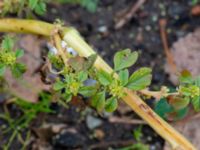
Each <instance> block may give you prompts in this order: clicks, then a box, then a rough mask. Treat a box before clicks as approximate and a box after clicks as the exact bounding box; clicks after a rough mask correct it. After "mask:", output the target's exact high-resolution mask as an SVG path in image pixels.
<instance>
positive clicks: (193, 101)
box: [191, 96, 200, 112]
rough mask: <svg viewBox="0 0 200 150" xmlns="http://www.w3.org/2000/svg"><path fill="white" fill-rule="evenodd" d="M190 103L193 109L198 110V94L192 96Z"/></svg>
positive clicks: (199, 99) (199, 97)
mask: <svg viewBox="0 0 200 150" xmlns="http://www.w3.org/2000/svg"><path fill="white" fill-rule="evenodd" d="M191 103H192V105H193V107H194V110H195V111H196V112H199V111H200V96H195V97H194V98H192V100H191Z"/></svg>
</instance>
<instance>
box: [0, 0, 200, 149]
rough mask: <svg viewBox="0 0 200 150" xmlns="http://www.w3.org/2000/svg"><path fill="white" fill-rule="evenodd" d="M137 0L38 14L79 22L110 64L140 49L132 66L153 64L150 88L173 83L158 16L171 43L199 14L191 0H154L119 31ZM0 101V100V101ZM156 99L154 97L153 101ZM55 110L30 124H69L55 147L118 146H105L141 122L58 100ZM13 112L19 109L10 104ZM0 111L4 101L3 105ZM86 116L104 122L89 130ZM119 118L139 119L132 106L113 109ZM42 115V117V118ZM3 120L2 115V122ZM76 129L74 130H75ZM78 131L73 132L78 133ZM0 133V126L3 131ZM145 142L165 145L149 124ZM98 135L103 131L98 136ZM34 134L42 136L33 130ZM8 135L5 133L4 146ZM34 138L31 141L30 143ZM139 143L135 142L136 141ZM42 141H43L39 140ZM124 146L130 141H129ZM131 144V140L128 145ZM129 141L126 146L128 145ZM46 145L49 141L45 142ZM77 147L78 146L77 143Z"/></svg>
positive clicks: (129, 136)
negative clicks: (122, 16)
mask: <svg viewBox="0 0 200 150" xmlns="http://www.w3.org/2000/svg"><path fill="white" fill-rule="evenodd" d="M134 2H135V1H130V0H118V1H116V0H101V2H100V4H99V6H98V9H97V12H96V13H89V12H88V11H86V10H85V9H84V8H81V7H80V6H76V5H69V4H68V5H67V4H65V5H53V4H52V5H49V6H48V14H47V15H46V16H43V17H40V19H41V20H45V21H48V22H54V21H55V19H56V18H59V19H61V20H63V21H64V22H65V24H67V25H71V26H74V27H76V28H77V29H78V30H79V31H80V33H81V35H82V36H83V37H84V38H85V39H86V41H87V42H88V43H89V44H91V45H92V46H93V47H94V48H95V49H96V51H97V52H98V53H99V54H100V55H101V56H102V57H103V58H104V59H105V60H106V61H107V62H108V63H109V64H110V65H112V61H111V60H112V58H113V54H114V53H115V52H116V51H118V50H121V49H125V48H130V49H132V50H137V51H139V52H140V59H139V61H138V62H137V64H136V65H135V67H133V68H131V69H130V70H131V71H133V70H135V69H137V68H138V67H141V66H150V67H152V68H153V73H154V74H153V84H152V86H151V88H154V89H156V88H159V87H160V85H163V84H165V85H171V83H170V82H169V81H168V75H167V74H166V73H165V72H164V69H163V66H164V64H165V55H164V51H163V46H162V41H161V38H160V32H159V24H158V21H159V19H161V18H165V19H167V20H168V26H167V31H168V40H169V44H170V45H171V44H172V43H173V42H175V41H177V39H179V38H181V37H183V36H184V35H186V34H187V33H188V32H191V31H193V30H194V29H195V28H196V27H197V26H199V24H200V18H198V17H192V16H191V15H190V13H189V12H190V10H191V8H192V4H191V0H179V1H178V0H167V1H166V0H151V1H147V2H146V3H145V4H144V6H143V7H142V9H140V10H139V11H138V12H137V14H136V15H135V16H133V18H132V19H131V20H130V21H129V22H128V23H127V24H126V25H125V26H124V27H123V28H121V29H119V30H115V29H114V25H115V21H114V20H115V18H116V16H117V14H118V13H120V12H121V11H122V10H124V9H127V8H129V7H131V6H132V5H133V4H134ZM0 102H1V100H0ZM150 103H152V100H150ZM52 108H53V109H54V110H55V111H56V113H54V114H49V115H40V116H43V119H41V118H39V117H38V119H36V121H34V122H33V125H31V129H32V131H33V129H34V128H38V127H39V126H40V125H41V124H42V122H46V123H47V124H51V123H52V124H65V125H66V126H67V127H66V131H65V132H64V133H57V134H55V135H53V136H50V135H49V136H50V137H48V140H46V144H47V145H48V146H49V147H50V148H51V149H54V150H66V149H70V150H72V149H85V150H87V149H89V148H91V147H93V146H94V145H96V144H98V143H102V146H99V148H95V149H102V150H103V149H108V148H109V147H112V148H119V147H122V146H124V145H123V144H121V145H120V144H119V145H118V144H116V143H114V144H113V143H112V144H110V146H107V147H103V145H104V144H108V143H109V142H117V141H124V143H126V142H127V141H130V140H133V143H134V137H133V130H134V129H136V128H137V127H139V126H140V125H137V124H135V125H133V124H126V123H123V124H122V123H121V124H120V123H110V122H109V121H108V117H106V116H99V115H98V116H97V117H96V115H97V114H96V113H95V112H94V111H93V110H89V112H88V110H85V111H77V109H76V107H74V106H72V107H70V108H69V109H65V108H62V107H60V106H57V105H56V104H54V105H52ZM10 111H15V110H13V109H10ZM0 113H2V106H1V105H0ZM88 115H91V116H94V117H95V118H98V119H100V120H101V121H102V124H101V125H100V126H99V127H97V128H96V129H89V128H88V126H87V124H86V121H85V120H86V118H87V117H88ZM114 116H118V117H121V118H123V117H130V118H132V119H135V118H138V117H137V116H136V115H135V114H134V113H133V112H132V111H127V112H126V113H125V114H121V112H120V110H119V111H117V112H115V113H114ZM41 120H42V121H41ZM3 124H5V123H4V122H3V121H2V120H0V125H3ZM97 129H98V130H100V131H101V133H103V134H104V136H103V137H101V138H100V137H98V138H95V137H94V132H96V131H97ZM71 130H73V132H71ZM74 131H75V132H74ZM0 132H1V131H0ZM142 133H143V137H142V142H143V143H145V144H148V145H149V147H150V149H151V150H162V149H163V145H164V140H163V139H162V138H161V137H159V136H158V135H157V134H156V133H155V132H154V131H153V130H152V129H151V128H150V127H149V126H147V125H144V126H143V127H142ZM99 136H100V135H99ZM34 137H36V139H37V138H38V135H35V136H34ZM7 138H8V137H1V134H0V149H1V145H2V143H3V142H4V141H6V140H7ZM35 141H36V140H33V142H31V143H30V145H29V148H27V149H32V146H33V145H34V143H36V142H35ZM135 142H136V141H135ZM40 144H41V143H40ZM125 145H126V144H125ZM128 145H130V144H128ZM128 145H127V146H128ZM46 147H47V146H46ZM77 147H78V148H77ZM16 149H20V144H19V142H17V141H15V142H14V143H13V144H12V146H11V148H10V150H16Z"/></svg>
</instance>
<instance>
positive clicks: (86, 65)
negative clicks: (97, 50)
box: [84, 54, 97, 70]
mask: <svg viewBox="0 0 200 150" xmlns="http://www.w3.org/2000/svg"><path fill="white" fill-rule="evenodd" d="M96 59H97V54H92V55H90V56H89V57H88V58H87V60H86V61H85V63H84V70H88V69H90V68H91V67H92V66H93V65H94V63H95V61H96Z"/></svg>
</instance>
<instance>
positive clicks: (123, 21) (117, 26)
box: [115, 0, 146, 29]
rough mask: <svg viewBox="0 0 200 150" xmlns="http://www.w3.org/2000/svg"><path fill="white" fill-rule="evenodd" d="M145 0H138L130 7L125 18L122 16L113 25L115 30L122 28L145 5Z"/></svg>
mask: <svg viewBox="0 0 200 150" xmlns="http://www.w3.org/2000/svg"><path fill="white" fill-rule="evenodd" d="M145 1H146V0H138V1H137V2H136V4H134V5H133V6H132V8H131V9H130V11H128V13H127V14H126V15H125V16H122V17H121V19H120V20H119V21H118V22H117V23H116V24H115V29H120V28H122V27H123V26H124V25H125V24H126V23H127V22H128V21H129V20H130V19H131V18H132V17H133V16H134V15H135V13H136V12H137V11H138V9H139V8H140V7H141V6H142V5H143V4H144V3H145Z"/></svg>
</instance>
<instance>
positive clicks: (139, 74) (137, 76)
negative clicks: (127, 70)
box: [126, 67, 152, 90]
mask: <svg viewBox="0 0 200 150" xmlns="http://www.w3.org/2000/svg"><path fill="white" fill-rule="evenodd" d="M151 78H152V75H151V69H150V68H146V67H143V68H140V69H138V70H137V71H135V72H134V73H133V74H132V75H131V77H130V78H129V81H128V84H127V85H126V87H127V88H129V89H131V90H141V89H144V88H145V87H147V86H148V85H150V83H151Z"/></svg>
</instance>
